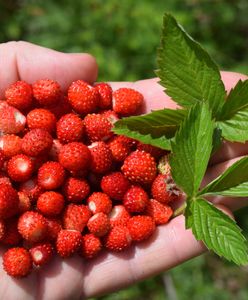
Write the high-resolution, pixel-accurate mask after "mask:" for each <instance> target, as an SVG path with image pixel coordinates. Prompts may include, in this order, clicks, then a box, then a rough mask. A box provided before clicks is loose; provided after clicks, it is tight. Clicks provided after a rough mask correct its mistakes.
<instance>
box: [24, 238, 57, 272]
mask: <svg viewBox="0 0 248 300" xmlns="http://www.w3.org/2000/svg"><path fill="white" fill-rule="evenodd" d="M29 253H30V254H31V257H32V261H33V264H34V265H35V266H37V267H40V266H43V265H44V264H46V263H48V262H49V261H50V260H51V258H52V256H53V247H52V244H51V243H40V244H38V245H35V246H33V247H32V248H30V249H29Z"/></svg>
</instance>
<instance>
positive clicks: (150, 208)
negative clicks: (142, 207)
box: [146, 199, 173, 225]
mask: <svg viewBox="0 0 248 300" xmlns="http://www.w3.org/2000/svg"><path fill="white" fill-rule="evenodd" d="M146 214H147V215H149V216H150V217H152V218H153V220H154V221H155V224H156V225H161V224H166V223H167V222H168V221H169V219H170V217H171V216H172V214H173V210H172V209H171V207H170V206H168V205H166V204H163V203H160V202H158V201H157V200H155V199H151V200H150V201H149V203H148V205H147V208H146Z"/></svg>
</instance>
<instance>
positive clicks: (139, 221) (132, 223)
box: [127, 215, 155, 242]
mask: <svg viewBox="0 0 248 300" xmlns="http://www.w3.org/2000/svg"><path fill="white" fill-rule="evenodd" d="M127 227H128V229H129V232H130V235H131V237H132V239H133V240H134V241H137V242H139V241H143V240H146V239H147V238H149V237H150V236H151V235H152V234H153V232H154V231H155V222H154V220H153V219H152V218H151V217H150V216H140V215H138V216H133V217H132V218H131V219H130V220H129V221H128V224H127Z"/></svg>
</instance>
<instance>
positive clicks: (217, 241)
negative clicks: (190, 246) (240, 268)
mask: <svg viewBox="0 0 248 300" xmlns="http://www.w3.org/2000/svg"><path fill="white" fill-rule="evenodd" d="M190 206H191V211H192V226H191V228H192V231H193V234H194V235H195V237H196V239H197V240H202V241H203V242H204V244H205V245H206V246H207V248H208V249H210V250H213V251H214V252H215V253H217V254H218V255H219V256H223V257H225V258H226V259H227V260H229V261H233V262H234V263H236V264H237V265H244V264H247V263H248V255H247V244H246V239H245V237H244V236H243V235H242V233H241V229H240V228H239V227H238V225H237V224H236V223H235V221H234V220H232V219H231V218H230V217H228V216H227V215H226V214H224V213H223V212H222V211H220V210H218V209H217V208H216V207H215V206H213V205H212V204H210V203H209V202H207V201H206V200H204V199H201V198H198V199H196V200H195V201H192V202H191V203H190Z"/></svg>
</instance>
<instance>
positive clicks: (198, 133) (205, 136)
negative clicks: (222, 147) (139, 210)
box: [170, 102, 214, 197]
mask: <svg viewBox="0 0 248 300" xmlns="http://www.w3.org/2000/svg"><path fill="white" fill-rule="evenodd" d="M213 131H214V123H213V121H212V120H211V112H210V110H209V108H208V105H207V104H206V103H204V102H203V103H198V104H196V105H194V106H193V107H192V108H191V109H190V110H189V113H188V116H187V117H186V118H185V120H184V121H183V123H182V125H181V126H180V129H179V130H178V131H177V133H176V136H175V139H174V140H173V141H172V142H171V149H172V154H171V155H170V165H171V173H172V177H173V179H174V180H175V182H176V184H177V185H178V186H179V187H180V188H181V189H182V190H183V191H184V192H185V193H186V194H187V195H188V197H190V196H194V195H195V194H196V193H197V191H198V189H199V186H200V184H201V181H202V178H203V176H204V174H205V171H206V169H207V165H208V161H209V158H210V154H211V150H212V137H213Z"/></svg>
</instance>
